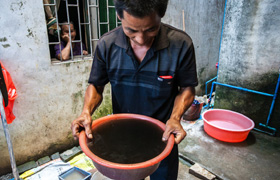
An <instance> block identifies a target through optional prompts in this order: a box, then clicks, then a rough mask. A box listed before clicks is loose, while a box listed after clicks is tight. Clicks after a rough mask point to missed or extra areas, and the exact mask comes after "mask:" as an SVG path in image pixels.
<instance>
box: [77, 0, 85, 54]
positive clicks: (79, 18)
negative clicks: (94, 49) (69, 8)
mask: <svg viewBox="0 0 280 180" xmlns="http://www.w3.org/2000/svg"><path fill="white" fill-rule="evenodd" d="M77 12H78V22H79V34H80V46H81V58H82V59H84V53H83V42H82V28H81V16H80V4H79V0H77Z"/></svg>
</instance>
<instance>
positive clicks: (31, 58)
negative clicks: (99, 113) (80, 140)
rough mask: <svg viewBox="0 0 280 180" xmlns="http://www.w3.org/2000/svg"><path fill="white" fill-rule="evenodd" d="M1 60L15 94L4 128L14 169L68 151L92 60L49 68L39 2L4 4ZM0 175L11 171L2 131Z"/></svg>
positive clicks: (0, 23) (4, 1) (0, 16)
mask: <svg viewBox="0 0 280 180" xmlns="http://www.w3.org/2000/svg"><path fill="white" fill-rule="evenodd" d="M0 27H1V28H0V60H1V62H2V63H3V65H4V66H5V67H6V68H7V70H8V71H9V72H10V74H11V76H12V78H13V81H14V84H15V86H16V88H17V93H18V97H17V99H16V100H15V104H14V111H13V112H14V114H15V116H16V119H15V120H14V122H13V123H12V124H11V125H9V126H8V128H9V131H10V134H11V138H12V142H13V147H14V154H15V158H16V160H17V165H20V164H22V163H24V162H27V161H29V160H36V158H38V157H42V156H43V155H46V154H48V155H51V154H50V153H53V152H57V151H59V150H62V149H65V148H68V147H71V146H72V145H73V143H74V141H73V137H72V134H71V131H70V123H71V122H72V120H74V118H75V117H77V116H78V115H79V113H80V112H81V109H82V105H83V96H84V91H85V89H86V87H87V79H88V76H89V72H90V68H91V62H92V61H91V60H86V61H79V62H75V63H66V64H57V65H54V64H51V61H50V55H49V47H48V37H47V32H46V24H45V16H44V9H43V2H42V1H38V0H22V1H18V0H2V1H1V6H0ZM0 159H1V161H0V174H1V173H4V171H5V168H7V167H8V168H9V167H10V160H9V155H8V148H7V145H6V141H5V136H4V132H3V126H2V124H1V125H0Z"/></svg>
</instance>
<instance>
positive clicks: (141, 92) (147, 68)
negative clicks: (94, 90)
mask: <svg viewBox="0 0 280 180" xmlns="http://www.w3.org/2000/svg"><path fill="white" fill-rule="evenodd" d="M88 82H89V83H90V84H93V85H96V86H104V85H106V84H107V83H108V82H110V83H111V88H112V104H113V113H114V114H116V113H136V114H142V115H147V116H150V117H153V118H156V119H159V120H161V121H162V122H166V120H168V119H169V117H170V115H171V112H172V109H173V104H174V100H175V97H176V95H177V94H178V87H188V86H196V85H197V84H198V82H197V74H196V63H195V53H194V46H193V43H192V40H191V38H190V37H189V36H188V35H187V34H186V33H185V32H183V31H181V30H178V29H176V28H174V27H171V26H169V25H166V24H163V23H162V24H161V27H160V30H159V33H158V35H157V36H156V37H155V40H154V42H153V44H152V46H151V48H150V49H149V50H148V52H147V54H146V56H145V57H144V59H143V61H142V62H141V63H139V62H138V61H137V60H136V58H135V56H134V53H133V50H132V48H131V46H130V43H129V39H128V37H127V36H126V35H125V34H124V32H123V29H122V27H121V26H120V27H117V28H116V29H114V30H112V31H110V32H108V33H106V34H105V35H103V36H102V37H101V38H100V40H99V41H98V44H97V47H96V50H95V55H94V59H93V63H92V69H91V73H90V77H89V81H88Z"/></svg>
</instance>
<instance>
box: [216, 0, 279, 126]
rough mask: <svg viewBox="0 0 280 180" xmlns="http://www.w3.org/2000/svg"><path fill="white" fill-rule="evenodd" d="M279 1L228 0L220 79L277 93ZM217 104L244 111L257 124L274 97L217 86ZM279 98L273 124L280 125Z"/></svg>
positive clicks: (222, 81) (265, 115) (262, 119)
mask: <svg viewBox="0 0 280 180" xmlns="http://www.w3.org/2000/svg"><path fill="white" fill-rule="evenodd" d="M279 27H280V2H279V1H278V0H258V1H256V0H250V1H248V0H235V1H228V2H227V7H226V18H225V26H224V35H223V40H222V48H221V54H220V67H219V72H218V82H221V83H226V84H230V85H234V86H239V87H244V88H248V89H252V90H256V91H260V92H266V93H270V94H274V90H275V87H276V83H277V79H278V75H279V73H280V72H279V68H280V51H279V47H280V31H279ZM216 95H217V96H216V99H215V107H216V108H225V109H231V110H235V111H237V112H241V113H243V114H245V115H247V116H249V117H250V118H252V119H253V120H254V121H255V123H256V127H259V126H258V123H259V122H262V123H265V122H266V119H267V116H268V112H269V108H270V105H271V103H272V97H267V96H262V95H257V94H253V93H248V92H245V91H240V90H234V89H230V88H227V87H222V86H218V87H217V91H216ZM279 100H280V98H279V93H278V98H277V100H276V105H275V108H274V111H273V113H272V117H271V118H272V119H271V124H270V125H271V126H273V127H276V128H278V129H279V128H280V121H279V118H280V111H279V108H280V101H279Z"/></svg>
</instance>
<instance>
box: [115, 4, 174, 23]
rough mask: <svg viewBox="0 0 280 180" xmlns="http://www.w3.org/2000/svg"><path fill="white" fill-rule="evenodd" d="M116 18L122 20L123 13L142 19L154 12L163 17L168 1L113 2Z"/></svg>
mask: <svg viewBox="0 0 280 180" xmlns="http://www.w3.org/2000/svg"><path fill="white" fill-rule="evenodd" d="M114 4H115V8H116V11H117V13H118V16H119V17H120V18H121V19H122V18H123V11H126V12H127V13H128V14H130V15H132V16H134V17H138V18H142V17H145V16H148V15H150V14H152V13H154V12H156V13H157V14H158V16H159V17H161V18H162V17H163V16H164V14H165V11H166V8H167V4H168V0H114Z"/></svg>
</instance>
